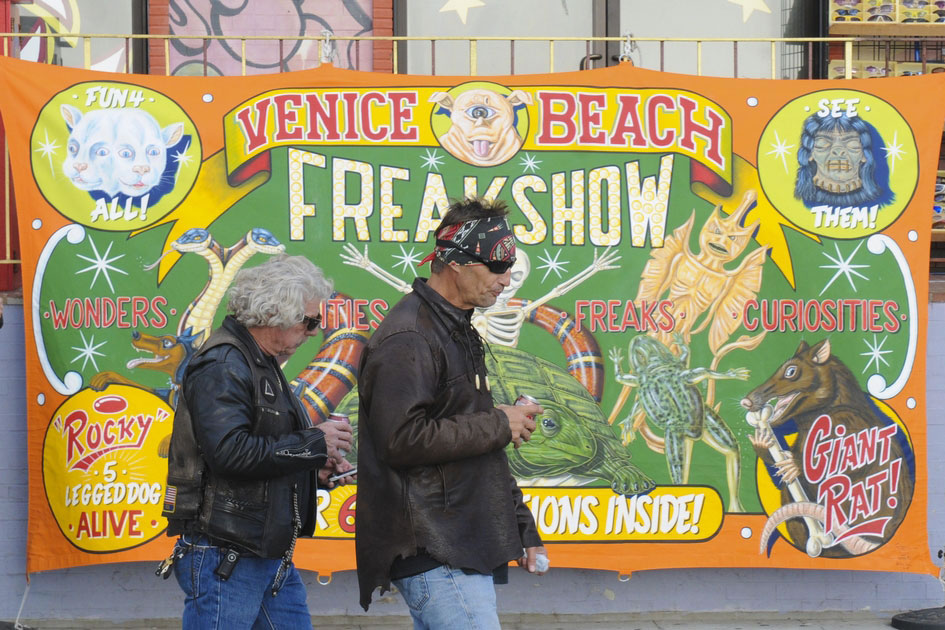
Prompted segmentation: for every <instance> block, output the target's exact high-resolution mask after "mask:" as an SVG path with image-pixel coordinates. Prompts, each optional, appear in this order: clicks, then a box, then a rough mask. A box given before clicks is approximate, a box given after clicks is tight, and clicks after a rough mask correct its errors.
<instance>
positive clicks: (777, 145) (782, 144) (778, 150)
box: [767, 131, 794, 173]
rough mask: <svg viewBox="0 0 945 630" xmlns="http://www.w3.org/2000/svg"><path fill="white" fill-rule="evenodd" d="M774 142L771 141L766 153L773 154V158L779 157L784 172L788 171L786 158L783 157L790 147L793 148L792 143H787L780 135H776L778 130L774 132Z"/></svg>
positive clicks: (788, 152) (789, 151)
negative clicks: (769, 148)
mask: <svg viewBox="0 0 945 630" xmlns="http://www.w3.org/2000/svg"><path fill="white" fill-rule="evenodd" d="M774 140H775V141H774V142H772V143H771V147H772V148H771V150H770V151H768V153H767V155H772V154H774V156H775V158H781V164H783V165H784V172H785V173H787V172H788V165H787V160H786V159H785V157H786V156H787V155H790V153H791V149H793V148H794V145H793V144H788V143H787V141H785V140H782V139H781V136H779V135H778V132H777V131H775V132H774Z"/></svg>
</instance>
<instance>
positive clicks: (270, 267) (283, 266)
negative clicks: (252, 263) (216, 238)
mask: <svg viewBox="0 0 945 630" xmlns="http://www.w3.org/2000/svg"><path fill="white" fill-rule="evenodd" d="M331 291H332V283H331V280H329V279H328V278H326V277H325V274H324V273H323V272H322V270H321V269H319V268H318V267H316V266H315V265H314V264H313V263H312V261H310V260H309V259H308V258H306V257H305V256H287V255H285V254H278V255H276V256H273V257H272V258H270V259H269V260H267V261H266V262H264V263H262V264H261V265H258V266H256V267H250V268H247V269H241V270H240V271H239V273H237V274H236V279H235V280H234V281H233V284H232V286H231V287H230V291H229V295H230V300H229V303H228V304H227V308H228V309H229V311H230V313H232V314H233V316H234V317H235V318H236V320H237V321H238V322H239V323H241V324H243V325H244V326H246V327H247V328H252V327H256V326H269V327H273V328H282V329H286V328H291V327H292V326H294V325H296V324H298V323H299V322H301V321H302V318H303V317H305V305H306V304H307V303H308V302H310V301H312V300H318V301H319V302H324V301H325V300H327V299H328V298H329V297H330V296H331Z"/></svg>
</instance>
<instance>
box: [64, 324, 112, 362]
mask: <svg viewBox="0 0 945 630" xmlns="http://www.w3.org/2000/svg"><path fill="white" fill-rule="evenodd" d="M79 335H81V336H82V347H79V346H72V349H73V350H75V351H76V352H78V353H79V354H78V355H77V356H76V358H74V359H72V361H71V363H75V362H76V361H78V360H79V359H82V369H83V370H84V369H85V366H86V365H87V364H88V362H89V361H91V362H92V367H93V368H95V371H96V372H98V364H97V363H96V362H95V355H98V356H100V357H104V356H105V355H104V354H102V353H101V352H98V349H99V348H101V347H102V346H104V345H105V344H106V343H107V342H106V341H103V342H102V343H100V344H98V345H94V344H95V335H92V336H91V337H89V339H88V340H87V341H86V339H85V333H83V332H82V331H81V330H80V331H79Z"/></svg>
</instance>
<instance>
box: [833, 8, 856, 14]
mask: <svg viewBox="0 0 945 630" xmlns="http://www.w3.org/2000/svg"><path fill="white" fill-rule="evenodd" d="M859 12H860V10H859V9H835V10H834V13H836V14H837V15H856V14H857V13H859Z"/></svg>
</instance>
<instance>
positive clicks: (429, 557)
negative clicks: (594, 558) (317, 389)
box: [355, 199, 545, 630]
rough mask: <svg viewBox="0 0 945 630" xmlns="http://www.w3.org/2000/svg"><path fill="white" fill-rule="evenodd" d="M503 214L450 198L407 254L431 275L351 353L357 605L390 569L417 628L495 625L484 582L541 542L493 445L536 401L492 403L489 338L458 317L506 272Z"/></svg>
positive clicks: (523, 423)
mask: <svg viewBox="0 0 945 630" xmlns="http://www.w3.org/2000/svg"><path fill="white" fill-rule="evenodd" d="M506 215H507V211H506V209H505V205H504V204H502V203H501V202H491V203H490V202H488V201H485V200H482V199H466V200H464V201H461V202H457V203H454V204H453V205H452V206H450V209H449V211H448V212H447V213H446V216H444V217H443V221H442V222H441V223H440V226H439V227H438V228H437V231H436V248H435V249H434V251H433V253H432V254H431V255H430V256H428V257H427V258H426V259H425V260H424V261H423V262H421V263H420V264H421V265H422V264H424V263H425V262H427V261H430V262H431V275H430V279H429V280H426V279H424V278H417V279H416V280H414V283H413V292H412V293H409V294H408V295H406V296H404V298H403V299H401V300H400V302H398V303H397V304H396V305H395V306H394V307H393V308H392V309H391V310H390V313H389V314H388V315H387V317H386V318H385V319H384V321H383V322H381V324H380V326H379V327H378V329H377V330H376V331H375V332H374V334H373V335H372V337H371V340H370V342H369V343H368V345H367V348H366V349H365V352H364V356H363V358H362V360H361V371H360V378H359V379H358V388H359V392H360V409H359V412H358V501H357V507H356V509H357V516H356V521H357V529H356V534H355V548H356V553H357V563H358V581H359V583H360V590H361V605H362V606H363V607H364V609H365V610H367V608H368V605H369V604H370V603H371V595H372V593H373V591H374V589H375V588H376V587H378V586H380V587H381V589H382V592H383V591H385V590H390V588H391V582H393V583H394V584H395V585H396V586H397V590H399V591H400V593H401V594H402V595H403V597H404V600H405V601H406V603H407V606H408V607H409V609H410V613H411V615H412V616H413V619H414V628H418V629H419V628H431V629H435V628H443V629H449V630H454V629H460V628H499V619H498V613H497V611H496V600H495V589H494V587H493V583H494V582H498V583H502V582H504V581H506V580H507V573H508V563H509V561H511V560H517V561H518V564H519V566H522V567H524V568H525V569H526V570H528V571H529V572H531V573H538V574H541V573H543V572H542V571H539V570H538V566H539V554H541V555H545V549H544V547H543V546H542V543H541V538H540V537H539V536H538V531H537V529H536V527H535V521H534V519H533V518H532V514H531V512H530V511H529V510H528V508H527V507H526V506H525V504H524V502H523V501H522V493H521V491H520V490H519V488H518V486H517V485H516V482H515V479H514V478H513V477H512V473H511V471H510V470H509V464H508V460H507V458H506V455H505V447H506V446H507V445H508V444H509V443H510V442H512V443H513V444H514V445H515V447H516V448H518V447H519V446H520V445H521V443H522V442H523V441H527V440H528V438H529V437H530V435H531V433H532V431H534V430H535V421H534V419H533V418H534V416H535V415H536V414H538V413H541V411H542V409H541V407H539V406H538V405H520V406H514V407H513V406H509V405H498V406H495V404H494V403H493V400H492V392H491V387H490V383H489V375H488V374H487V373H486V366H485V352H487V351H488V350H487V349H486V348H485V347H484V346H483V342H482V340H481V339H480V337H479V335H478V333H477V332H476V331H475V329H474V328H473V327H472V325H471V323H470V319H471V316H472V312H473V309H474V308H476V307H482V308H487V307H489V306H492V305H493V304H495V301H496V298H497V297H498V296H499V294H500V293H501V292H502V290H503V289H504V288H505V287H507V286H508V284H509V280H510V269H511V267H512V263H513V262H515V240H514V238H513V236H512V232H511V230H510V229H509V225H508V222H507V220H506ZM523 550H524V551H523ZM542 560H544V558H542Z"/></svg>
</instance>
